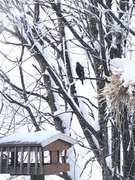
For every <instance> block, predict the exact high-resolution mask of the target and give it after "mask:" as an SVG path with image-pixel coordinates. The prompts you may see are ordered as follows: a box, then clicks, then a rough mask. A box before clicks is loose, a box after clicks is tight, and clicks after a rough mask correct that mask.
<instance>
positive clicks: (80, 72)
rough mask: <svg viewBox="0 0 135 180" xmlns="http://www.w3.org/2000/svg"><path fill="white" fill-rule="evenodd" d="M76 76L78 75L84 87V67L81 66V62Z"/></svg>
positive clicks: (77, 67) (78, 64)
mask: <svg viewBox="0 0 135 180" xmlns="http://www.w3.org/2000/svg"><path fill="white" fill-rule="evenodd" d="M76 74H77V75H78V77H79V79H80V80H81V82H82V85H83V80H84V67H83V66H81V64H80V63H79V62H77V63H76Z"/></svg>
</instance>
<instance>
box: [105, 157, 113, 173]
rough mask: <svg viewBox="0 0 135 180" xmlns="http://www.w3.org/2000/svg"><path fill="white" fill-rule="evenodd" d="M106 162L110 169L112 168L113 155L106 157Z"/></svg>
mask: <svg viewBox="0 0 135 180" xmlns="http://www.w3.org/2000/svg"><path fill="white" fill-rule="evenodd" d="M106 164H107V166H108V167H109V169H110V170H112V158H111V156H107V157H106Z"/></svg>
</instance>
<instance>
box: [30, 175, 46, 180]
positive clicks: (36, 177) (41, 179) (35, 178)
mask: <svg viewBox="0 0 135 180" xmlns="http://www.w3.org/2000/svg"><path fill="white" fill-rule="evenodd" d="M31 180H45V179H44V175H31Z"/></svg>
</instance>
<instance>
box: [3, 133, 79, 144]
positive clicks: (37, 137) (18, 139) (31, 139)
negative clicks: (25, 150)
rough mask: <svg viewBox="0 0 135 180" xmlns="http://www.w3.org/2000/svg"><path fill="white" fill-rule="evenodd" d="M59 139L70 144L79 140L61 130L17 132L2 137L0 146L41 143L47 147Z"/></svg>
mask: <svg viewBox="0 0 135 180" xmlns="http://www.w3.org/2000/svg"><path fill="white" fill-rule="evenodd" d="M59 139H60V140H62V141H66V142H68V143H70V144H75V143H76V142H77V141H76V140H75V139H73V138H71V137H70V136H67V135H65V134H63V133H61V132H60V131H38V132H31V133H17V134H12V135H8V136H5V137H1V138H0V146H3V145H8V144H10V145H11V144H12V145H13V146H14V145H18V144H30V145H32V144H37V145H39V144H40V145H41V146H42V147H45V146H47V145H48V144H50V143H52V142H54V141H56V140H59Z"/></svg>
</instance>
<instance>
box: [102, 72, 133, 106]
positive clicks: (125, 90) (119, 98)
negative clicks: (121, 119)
mask: <svg viewBox="0 0 135 180" xmlns="http://www.w3.org/2000/svg"><path fill="white" fill-rule="evenodd" d="M108 80H109V81H110V83H108V84H106V86H105V87H104V89H103V91H102V93H101V96H102V97H103V99H106V100H107V99H108V100H109V103H110V108H111V110H112V109H117V108H118V109H119V108H120V107H119V105H120V104H121V102H122V103H124V104H125V105H126V106H127V107H135V84H132V83H129V85H128V86H127V87H125V86H124V85H123V82H124V81H122V80H121V74H115V75H112V76H111V77H108ZM118 109H117V110H118Z"/></svg>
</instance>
